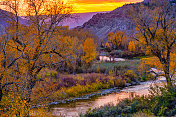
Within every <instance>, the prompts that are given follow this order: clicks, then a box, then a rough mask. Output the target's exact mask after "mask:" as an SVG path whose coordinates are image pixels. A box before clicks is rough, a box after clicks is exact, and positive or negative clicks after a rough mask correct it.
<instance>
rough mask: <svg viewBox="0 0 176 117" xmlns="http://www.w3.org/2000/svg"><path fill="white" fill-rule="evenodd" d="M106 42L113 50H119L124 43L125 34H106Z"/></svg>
mask: <svg viewBox="0 0 176 117" xmlns="http://www.w3.org/2000/svg"><path fill="white" fill-rule="evenodd" d="M108 41H109V42H110V43H111V44H112V47H113V48H114V49H121V48H122V46H123V42H124V41H125V34H124V32H118V31H116V32H115V33H113V32H110V33H109V34H108Z"/></svg>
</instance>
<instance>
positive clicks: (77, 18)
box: [0, 9, 102, 30]
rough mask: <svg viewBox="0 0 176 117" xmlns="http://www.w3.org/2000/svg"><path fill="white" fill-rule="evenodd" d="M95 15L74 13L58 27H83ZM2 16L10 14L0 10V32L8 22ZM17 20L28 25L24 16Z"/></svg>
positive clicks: (91, 13) (93, 13)
mask: <svg viewBox="0 0 176 117" xmlns="http://www.w3.org/2000/svg"><path fill="white" fill-rule="evenodd" d="M97 13H99V12H90V13H75V14H72V18H68V19H66V20H65V21H63V22H61V23H60V24H59V25H61V26H69V28H70V29H72V28H75V27H77V26H81V25H83V24H84V23H85V22H87V21H88V20H90V19H91V18H92V16H94V15H96V14H97ZM101 13H102V12H101ZM2 14H6V15H10V12H8V11H5V10H2V9H0V30H3V29H4V27H6V26H7V21H8V19H7V18H6V17H4V16H3V15H2ZM19 20H20V24H24V25H27V24H28V20H27V18H26V17H25V16H21V17H20V18H19Z"/></svg>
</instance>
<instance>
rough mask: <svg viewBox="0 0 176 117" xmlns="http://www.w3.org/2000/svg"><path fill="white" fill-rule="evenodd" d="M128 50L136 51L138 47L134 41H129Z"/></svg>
mask: <svg viewBox="0 0 176 117" xmlns="http://www.w3.org/2000/svg"><path fill="white" fill-rule="evenodd" d="M128 50H129V51H130V52H135V50H136V48H135V44H134V41H130V42H129V45H128Z"/></svg>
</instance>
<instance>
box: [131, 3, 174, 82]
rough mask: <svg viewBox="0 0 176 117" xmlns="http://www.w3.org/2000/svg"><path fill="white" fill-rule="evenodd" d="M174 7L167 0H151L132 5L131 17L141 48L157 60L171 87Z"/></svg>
mask: <svg viewBox="0 0 176 117" xmlns="http://www.w3.org/2000/svg"><path fill="white" fill-rule="evenodd" d="M174 9H175V5H174V4H171V3H170V2H169V1H167V0H162V1H161V0H152V1H151V2H150V3H149V4H142V3H141V4H138V5H134V6H133V8H132V10H131V16H132V20H133V22H134V24H135V25H136V31H137V32H136V35H137V37H138V38H137V40H138V41H139V42H140V43H141V46H142V47H143V48H145V49H146V50H150V52H151V53H152V54H153V55H154V56H156V57H157V58H158V60H159V61H160V63H161V64H162V68H163V70H164V73H165V77H166V79H167V83H168V85H171V84H172V83H171V74H170V72H171V55H172V54H174V53H175V52H176V51H175V50H176V49H175V48H176V33H175V32H176V18H175V10H174Z"/></svg>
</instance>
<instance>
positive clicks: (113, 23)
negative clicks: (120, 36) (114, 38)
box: [77, 5, 135, 39]
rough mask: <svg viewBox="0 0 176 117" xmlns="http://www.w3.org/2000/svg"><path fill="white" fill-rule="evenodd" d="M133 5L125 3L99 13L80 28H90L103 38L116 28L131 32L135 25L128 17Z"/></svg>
mask: <svg viewBox="0 0 176 117" xmlns="http://www.w3.org/2000/svg"><path fill="white" fill-rule="evenodd" d="M130 6H131V5H124V6H122V7H119V8H117V9H115V10H113V11H111V12H108V13H98V14H96V15H94V16H93V17H92V19H90V20H89V21H88V22H86V23H84V24H83V25H82V26H79V27H77V28H78V29H84V30H89V31H91V32H92V33H94V34H95V35H96V36H98V37H99V38H101V39H107V37H108V33H109V32H115V31H116V30H120V31H126V32H128V33H130V32H131V31H132V30H133V29H134V28H135V27H134V25H133V23H132V22H131V20H130V19H129V18H128V17H127V13H128V11H129V9H130Z"/></svg>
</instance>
